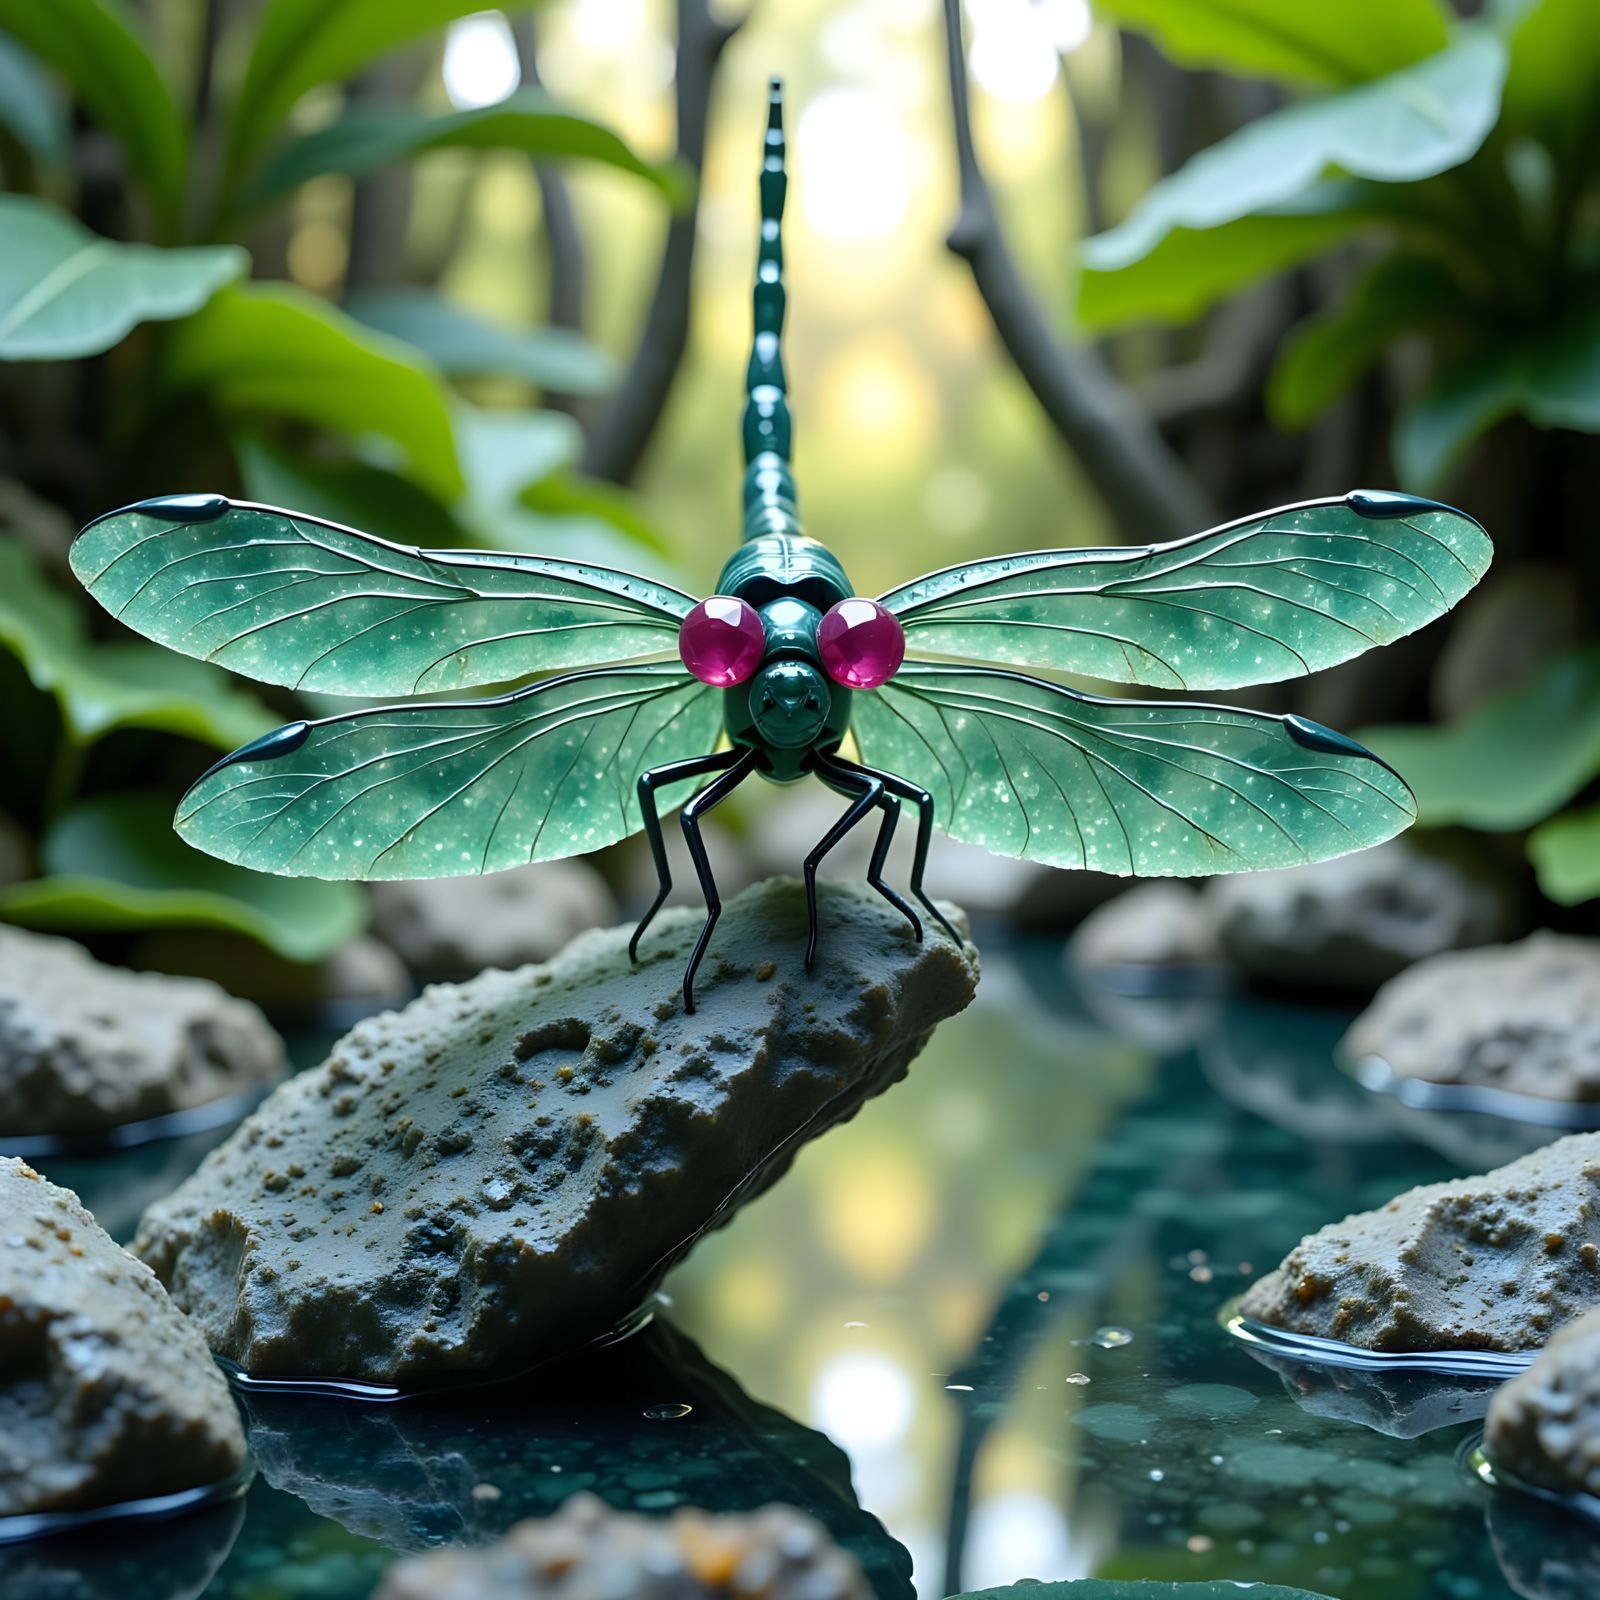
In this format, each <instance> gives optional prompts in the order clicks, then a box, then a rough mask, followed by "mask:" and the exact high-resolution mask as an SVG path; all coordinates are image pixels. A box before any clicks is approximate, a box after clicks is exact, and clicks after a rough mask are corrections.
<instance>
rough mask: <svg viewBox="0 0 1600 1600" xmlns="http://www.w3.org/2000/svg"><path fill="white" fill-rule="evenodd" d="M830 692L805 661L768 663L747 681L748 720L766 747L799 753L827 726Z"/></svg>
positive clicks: (815, 669)
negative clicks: (748, 690)
mask: <svg viewBox="0 0 1600 1600" xmlns="http://www.w3.org/2000/svg"><path fill="white" fill-rule="evenodd" d="M832 709H833V691H832V690H831V689H830V688H829V687H828V680H827V678H826V676H825V675H824V674H823V672H822V670H821V669H820V668H819V667H817V666H814V665H813V664H812V663H811V662H809V661H796V660H786V661H771V662H768V663H767V665H766V666H764V667H763V668H762V669H761V670H760V671H759V672H758V673H757V674H756V675H755V677H754V678H752V679H751V680H750V720H751V721H752V722H753V723H754V725H755V731H756V733H757V734H758V735H759V736H760V737H761V739H762V740H764V741H765V742H766V743H767V744H769V745H773V746H775V747H776V748H778V749H780V750H803V749H806V748H808V747H809V746H810V745H811V744H813V743H814V742H815V741H816V739H817V736H818V735H819V734H820V733H821V732H822V731H823V729H824V728H825V727H826V726H827V724H828V716H829V713H830V712H831V711H832Z"/></svg>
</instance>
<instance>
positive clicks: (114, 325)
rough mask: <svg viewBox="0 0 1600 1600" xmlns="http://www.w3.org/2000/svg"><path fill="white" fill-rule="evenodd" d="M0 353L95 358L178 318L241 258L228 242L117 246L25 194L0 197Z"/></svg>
mask: <svg viewBox="0 0 1600 1600" xmlns="http://www.w3.org/2000/svg"><path fill="white" fill-rule="evenodd" d="M0 239H4V240H5V248H4V249H3V250H0V360H6V361H63V360H70V359H73V358H75V357H79V356H92V355H98V354H99V353H100V352H101V351H102V350H109V349H110V348H111V347H112V345H114V344H116V343H118V341H119V340H121V339H122V338H123V337H124V336H125V335H126V334H127V333H128V331H129V330H130V329H131V328H133V327H134V326H135V325H136V324H138V323H140V322H160V321H168V320H170V319H172V318H174V317H186V316H188V315H189V313H190V312H192V311H195V310H197V309H198V308H199V307H200V306H203V305H204V304H205V303H206V301H207V300H209V299H210V298H211V297H212V295H214V294H215V293H216V292H217V290H218V289H220V288H221V287H222V285H223V284H225V283H228V282H229V281H230V280H232V279H234V278H237V277H238V276H239V275H240V274H241V273H242V272H244V271H245V270H246V268H248V266H249V265H250V258H249V257H248V256H247V255H246V254H245V253H244V251H243V250H240V249H239V248H238V247H237V246H235V245H213V246H207V247H204V248H198V249H188V250H161V249H157V248H156V247H155V246H154V245H148V244H118V243H117V242H116V241H115V240H114V239H102V238H100V237H99V236H98V235H96V234H92V233H90V232H89V230H88V229H87V228H85V227H84V226H83V225H82V224H81V223H80V222H78V221H77V219H76V218H74V217H70V216H68V215H67V213H66V212H65V211H62V210H60V209H59V208H58V207H56V206H53V205H51V204H50V202H49V201H48V200H36V199H34V198H32V197H31V196H28V195H17V194H8V195H0Z"/></svg>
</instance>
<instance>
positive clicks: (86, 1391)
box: [0, 1159, 245, 1516]
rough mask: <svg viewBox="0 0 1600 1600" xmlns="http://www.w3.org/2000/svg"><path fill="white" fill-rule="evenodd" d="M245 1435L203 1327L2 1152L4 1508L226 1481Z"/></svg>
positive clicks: (114, 1498)
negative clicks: (185, 1316)
mask: <svg viewBox="0 0 1600 1600" xmlns="http://www.w3.org/2000/svg"><path fill="white" fill-rule="evenodd" d="M244 1454H245V1446H244V1431H243V1429H242V1428H241V1427H240V1425H239V1416H238V1413H237V1411H236V1410H235V1409H234V1404H233V1398H232V1396H231V1395H230V1394H229V1393H228V1386H227V1384H226V1383H225V1382H224V1381H223V1378H222V1374H221V1373H220V1372H219V1371H218V1370H217V1368H216V1366H215V1365H214V1364H213V1362H212V1360H211V1357H210V1354H209V1353H208V1351H207V1350H206V1346H205V1341H204V1340H203V1339H202V1338H201V1337H200V1333H199V1331H198V1330H197V1329H196V1328H195V1327H194V1326H193V1325H192V1324H191V1323H189V1322H188V1321H187V1320H186V1319H185V1318H184V1317H183V1316H182V1314H181V1313H180V1312H179V1311H178V1309H177V1308H176V1307H175V1306H174V1305H173V1304H172V1302H171V1301H170V1300H169V1299H168V1298H167V1295H166V1292H165V1291H164V1290H163V1289H162V1287H161V1285H160V1284H159V1283H158V1282H157V1281H156V1279H155V1275H154V1274H153V1273H152V1272H151V1271H150V1269H149V1268H148V1267H146V1266H144V1265H142V1264H141V1263H140V1262H138V1261H135V1260H134V1259H133V1257H132V1256H130V1255H129V1254H128V1253H127V1252H126V1251H125V1250H122V1249H120V1248H119V1247H118V1246H117V1245H116V1244H114V1243H113V1242H112V1240H111V1238H110V1237H109V1235H107V1234H106V1233H105V1232H104V1230H103V1229H101V1228H100V1226H99V1225H98V1224H97V1223H96V1222H95V1220H94V1218H93V1217H91V1216H90V1215H89V1213H88V1212H87V1211H85V1210H84V1209H83V1207H82V1206H81V1205H79V1204H78V1200H77V1197H76V1196H75V1195H73V1194H72V1193H71V1192H70V1191H69V1190H66V1189H60V1188H57V1187H56V1185H55V1184H53V1183H48V1182H46V1181H45V1180H44V1179H43V1178H41V1177H40V1176H39V1174H38V1173H37V1172H35V1171H34V1170H33V1169H32V1168H31V1167H29V1166H27V1165H25V1164H24V1163H23V1162H21V1161H15V1160H4V1159H0V1516H15V1515H18V1514H21V1513H32V1512H59V1511H82V1510H87V1509H90V1508H93V1507H97V1506H108V1505H116V1504H120V1503H122V1502H124V1501H128V1500H137V1499H148V1498H150V1497H153V1496H157V1495H167V1494H176V1493H178V1492H180V1491H181V1490H185V1489H198V1488H203V1487H206V1486H208V1485H210V1484H215V1483H219V1482H221V1481H222V1480H223V1479H226V1478H228V1477H229V1476H230V1475H231V1474H233V1473H234V1472H235V1471H237V1469H238V1468H239V1467H240V1465H241V1464H242V1463H243V1461H244Z"/></svg>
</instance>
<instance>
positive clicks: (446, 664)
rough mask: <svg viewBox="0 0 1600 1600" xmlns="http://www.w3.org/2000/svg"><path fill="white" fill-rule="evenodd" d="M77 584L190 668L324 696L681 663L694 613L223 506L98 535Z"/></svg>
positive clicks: (202, 506)
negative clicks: (684, 626)
mask: <svg viewBox="0 0 1600 1600" xmlns="http://www.w3.org/2000/svg"><path fill="white" fill-rule="evenodd" d="M72 569H73V571H74V572H75V573H76V574H77V576H78V578H79V580H80V581H81V582H82V584H83V586H84V587H85V588H86V589H88V591H89V592H90V593H91V594H92V595H94V597H95V598H96V599H97V600H99V601H100V603H101V604H102V605H104V606H105V607H106V609H107V610H108V611H110V612H111V614H112V615H113V616H115V617H117V618H119V619H120V620H121V621H123V622H125V623H126V624H127V625H128V626H129V627H130V628H133V629H134V630H136V631H137V632H139V633H142V634H144V635H145V636H146V637H147V638H150V639H154V640H156V641H157V643H159V644H164V645H166V646H167V647H168V648H170V649H173V650H179V651H182V652H183V653H184V654H185V655H191V656H198V657H199V658H200V659H201V660H203V661H215V662H217V663H218V664H219V665H221V666H224V667H227V668H229V669H230V670H231V671H233V672H239V673H243V674H244V675H245V676H247V677H251V678H256V679H258V680H260V681H262V682H264V683H281V684H287V685H288V686H290V687H291V688H296V689H316V690H321V691H323V692H324V693H328V694H349V695H388V694H421V693H426V692H430V691H436V690H452V689H464V688H470V687H472V686H473V685H477V684H493V683H506V682H510V681H513V680H515V679H517V678H522V677H526V676H527V675H529V674H530V673H534V672H549V671H554V670H556V669H565V668H569V667H582V666H593V665H598V664H601V663H608V662H614V661H626V660H629V659H631V658H634V657H638V656H646V655H652V654H655V653H657V652H659V651H665V650H672V649H673V648H674V647H675V644H676V639H677V633H678V626H679V623H680V622H681V621H682V619H683V617H684V616H685V615H686V614H687V612H688V611H689V610H690V608H691V607H692V606H693V604H694V600H693V598H692V597H691V596H689V595H686V594H681V593H679V591H678V590H676V589H673V588H670V587H668V586H666V585H664V584H659V583H654V582H651V581H650V580H649V579H646V578H640V577H636V576H634V575H633V574H631V573H626V572H615V571H613V570H611V569H610V568H607V567H593V566H587V565H584V564H581V563H578V562H571V561H556V560H550V559H546V558H544V557H541V556H524V555H515V554H501V553H499V552H493V551H483V550H421V549H415V548H411V547H407V546H403V545H396V544H391V543H389V542H388V541H387V540H384V539H375V538H372V537H371V536H370V535H368V534H364V533H358V532H357V531H356V530H355V529H353V528H344V527H340V526H339V525H338V524H336V523H331V522H323V521H321V520H319V519H318V518H316V517H307V516H301V515H299V514H298V513H296V512H292V511H281V510H278V509H276V508H275V507H272V506H260V505H248V504H243V503H238V502H234V501H230V500H227V499H225V498H223V497H222V496H221V495H178V496H173V497H170V498H168V499H165V500H146V501H143V502H141V503H140V504H139V505H135V506H129V507H128V508H126V509H125V510H122V511H114V512H111V513H110V514H109V515H108V516H104V517H101V518H100V519H99V520H98V521H96V522H91V523H90V524H89V526H88V527H87V528H85V529H84V530H83V532H82V533H80V534H79V535H78V537H77V539H76V540H75V541H74V543H73V546H72Z"/></svg>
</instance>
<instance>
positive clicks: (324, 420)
mask: <svg viewBox="0 0 1600 1600" xmlns="http://www.w3.org/2000/svg"><path fill="white" fill-rule="evenodd" d="M165 357H166V359H165V368H164V372H165V381H166V383H167V384H168V385H169V386H170V387H172V388H175V389H183V390H201V391H204V392H205V393H206V394H207V396H208V398H209V400H210V402H211V404H212V405H214V406H215V407H217V408H218V409H220V410H222V411H224V412H229V413H233V414H235V415H236V416H239V417H244V418H249V417H251V416H255V415H260V414H262V413H266V414H269V415H276V416H286V417H294V418H296V419H298V420H300V421H302V422H310V423H314V424H315V425H317V426H318V427H323V428H327V429H329V430H331V431H332V432H335V433H341V434H344V435H345V436H347V437H349V438H355V439H359V438H362V437H363V436H366V435H376V436H377V437H379V438H381V439H385V440H387V441H389V442H390V443H391V444H392V445H394V446H396V447H397V448H398V450H399V451H400V453H401V455H402V457H403V459H404V462H405V466H406V470H407V471H408V472H409V474H410V476H411V477H412V478H414V479H415V480H416V482H417V483H419V484H421V485H422V487H423V488H425V489H427V490H428V491H429V492H430V493H432V494H435V495H437V496H439V497H440V498H441V499H444V500H451V499H454V497H455V496H456V495H457V494H459V493H460V492H461V489H462V478H461V467H460V464H459V462H458V461H457V458H456V447H455V438H454V434H453V430H452V426H451V418H450V407H449V401H448V397H447V395H446V391H445V389H444V386H443V384H442V382H441V380H440V378H439V375H438V374H437V373H436V372H435V371H434V370H433V368H432V367H431V366H430V365H428V363H427V362H425V361H424V360H423V359H422V358H421V357H420V356H418V355H417V354H416V352H415V351H413V350H410V349H408V348H407V347H406V346H405V345H403V344H400V343H399V342H398V341H397V340H393V339H388V338H385V337H384V336H383V335H382V334H377V333H373V332H371V331H370V330H369V329H366V328H363V327H362V326H361V324H360V323H358V322H356V321H354V320H353V319H352V318H350V317H346V316H344V315H342V314H341V313H339V312H337V311H334V310H333V309H332V308H330V307H329V306H327V305H325V304H324V303H323V302H322V301H320V300H318V299H317V298H316V297H315V296H313V295H309V294H306V293H304V292H303V291H301V290H299V289H293V288H290V287H288V286H287V285H273V286H270V287H268V286H265V285H260V284H251V285H248V286H241V287H239V288H236V289H230V290H228V291H227V292H226V293H224V294H219V295H218V296H217V297H216V298H215V299H214V300H212V301H211V303H210V304H209V305H208V306H206V307H205V309H204V310H203V311H201V312H200V313H199V314H198V315H197V316H193V317H190V318H189V319H188V320H187V321H185V322H182V323H180V324H179V325H178V326H177V327H176V328H175V329H174V330H173V334H172V337H171V339H170V340H169V341H168V344H167V348H166V352H165Z"/></svg>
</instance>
